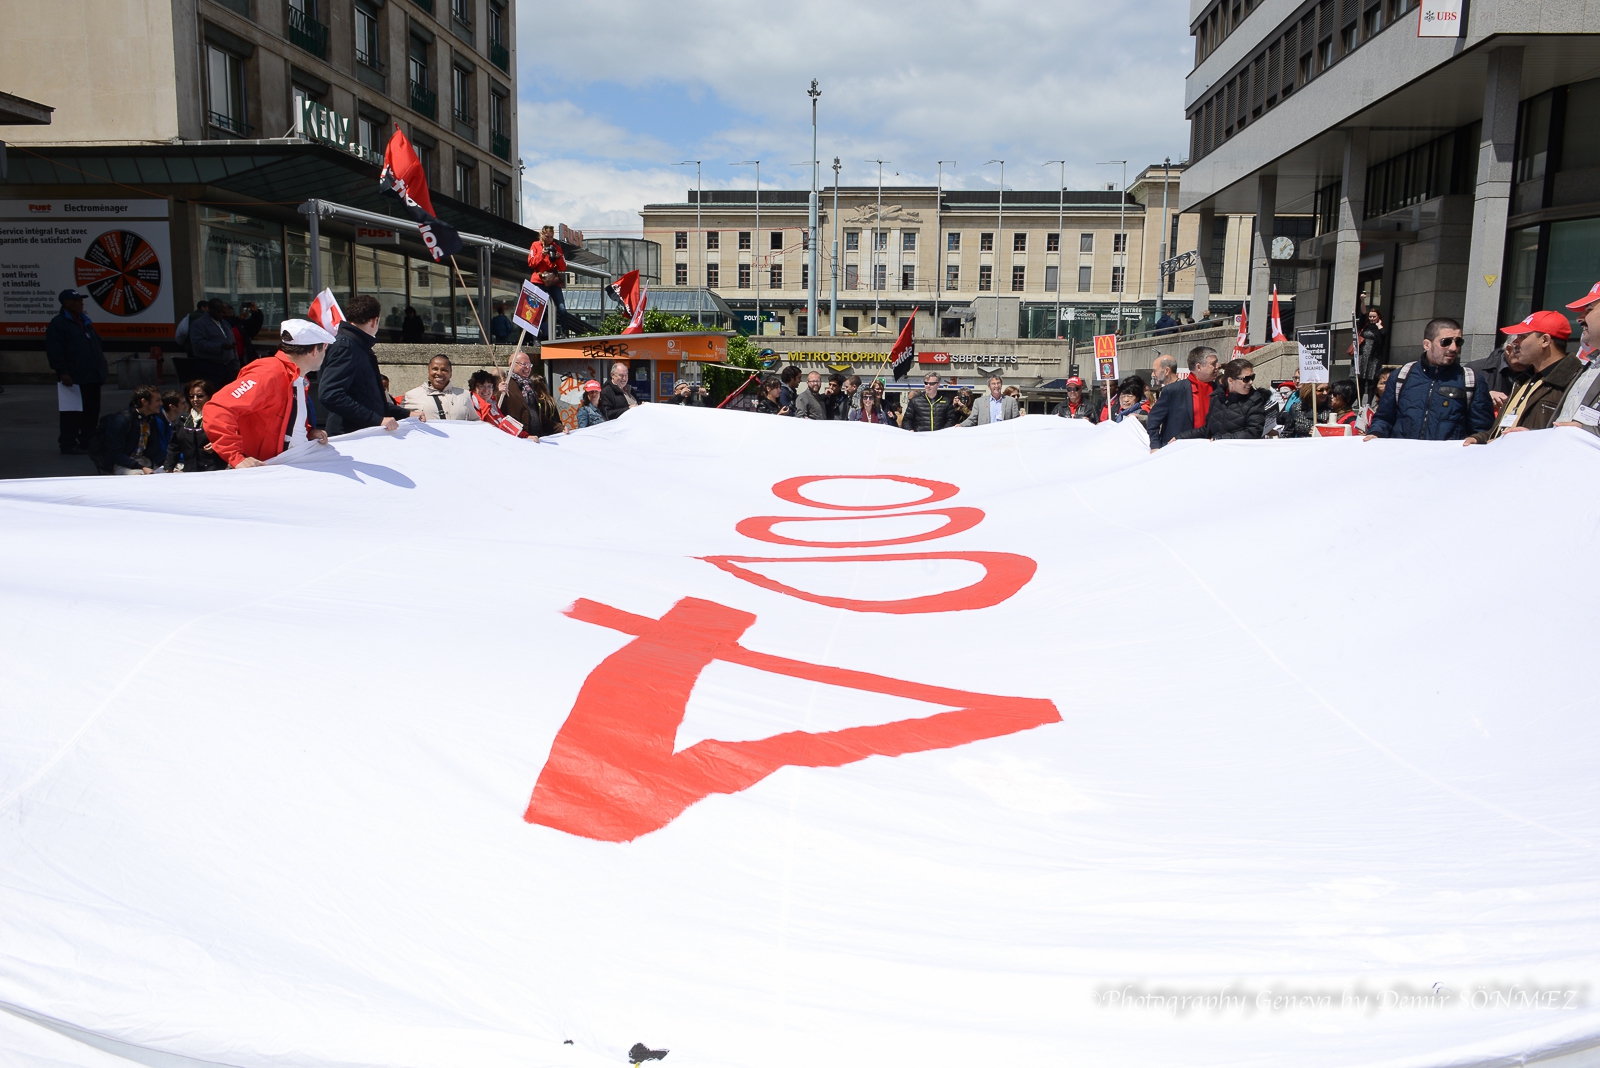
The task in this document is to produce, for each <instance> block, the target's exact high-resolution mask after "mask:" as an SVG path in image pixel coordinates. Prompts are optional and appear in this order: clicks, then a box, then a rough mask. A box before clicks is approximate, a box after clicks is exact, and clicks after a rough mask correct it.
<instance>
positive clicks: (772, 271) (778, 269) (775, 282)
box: [767, 263, 783, 289]
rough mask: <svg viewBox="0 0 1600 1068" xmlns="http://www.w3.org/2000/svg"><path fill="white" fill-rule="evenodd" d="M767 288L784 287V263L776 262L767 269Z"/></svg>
mask: <svg viewBox="0 0 1600 1068" xmlns="http://www.w3.org/2000/svg"><path fill="white" fill-rule="evenodd" d="M767 288H768V289H782V288H783V264H781V263H774V264H773V265H772V266H771V267H770V268H768V269H767Z"/></svg>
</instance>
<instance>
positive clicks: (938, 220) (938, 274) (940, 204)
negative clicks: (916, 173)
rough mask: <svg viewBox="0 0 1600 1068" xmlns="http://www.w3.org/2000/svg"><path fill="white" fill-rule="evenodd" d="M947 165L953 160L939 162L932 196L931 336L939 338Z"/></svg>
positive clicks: (954, 162)
mask: <svg viewBox="0 0 1600 1068" xmlns="http://www.w3.org/2000/svg"><path fill="white" fill-rule="evenodd" d="M946 163H948V164H950V166H952V167H954V166H955V165H956V161H955V160H953V159H942V160H940V161H939V184H938V186H937V187H936V188H935V191H934V194H933V218H934V232H933V336H934V337H938V336H940V334H941V333H943V331H942V330H941V329H940V327H939V287H940V286H942V285H944V272H943V271H942V270H940V268H941V267H943V266H944V165H945V164H946Z"/></svg>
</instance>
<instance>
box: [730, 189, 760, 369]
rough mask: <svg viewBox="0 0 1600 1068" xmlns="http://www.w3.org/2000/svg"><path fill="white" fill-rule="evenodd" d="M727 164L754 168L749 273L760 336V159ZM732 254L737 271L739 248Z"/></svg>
mask: <svg viewBox="0 0 1600 1068" xmlns="http://www.w3.org/2000/svg"><path fill="white" fill-rule="evenodd" d="M728 166H730V167H754V168H755V169H756V238H755V240H754V241H752V242H750V273H751V274H753V275H755V276H756V277H755V282H756V336H757V337H760V336H761V334H762V329H761V270H760V265H759V264H758V263H757V262H756V259H757V251H756V250H757V249H759V248H760V247H761V161H760V160H758V159H747V160H745V161H743V162H742V163H730V164H728ZM733 256H734V264H733V269H734V270H735V271H738V269H739V262H738V259H739V250H738V249H737V248H735V249H734V250H733ZM734 282H735V283H737V282H738V279H737V278H735V279H734Z"/></svg>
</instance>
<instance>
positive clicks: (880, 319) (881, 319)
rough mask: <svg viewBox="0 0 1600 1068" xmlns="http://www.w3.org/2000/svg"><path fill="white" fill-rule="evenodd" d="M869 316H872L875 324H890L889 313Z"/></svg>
mask: <svg viewBox="0 0 1600 1068" xmlns="http://www.w3.org/2000/svg"><path fill="white" fill-rule="evenodd" d="M869 318H871V320H872V325H873V326H888V325H889V317H888V316H887V315H873V316H869Z"/></svg>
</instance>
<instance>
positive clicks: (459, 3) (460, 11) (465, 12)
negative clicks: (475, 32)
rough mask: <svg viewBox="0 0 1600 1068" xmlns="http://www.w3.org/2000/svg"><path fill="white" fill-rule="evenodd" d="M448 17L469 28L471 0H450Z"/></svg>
mask: <svg viewBox="0 0 1600 1068" xmlns="http://www.w3.org/2000/svg"><path fill="white" fill-rule="evenodd" d="M450 17H451V18H453V19H455V20H456V21H457V22H459V23H461V25H463V26H466V27H468V28H469V29H470V28H471V27H472V0H450Z"/></svg>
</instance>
